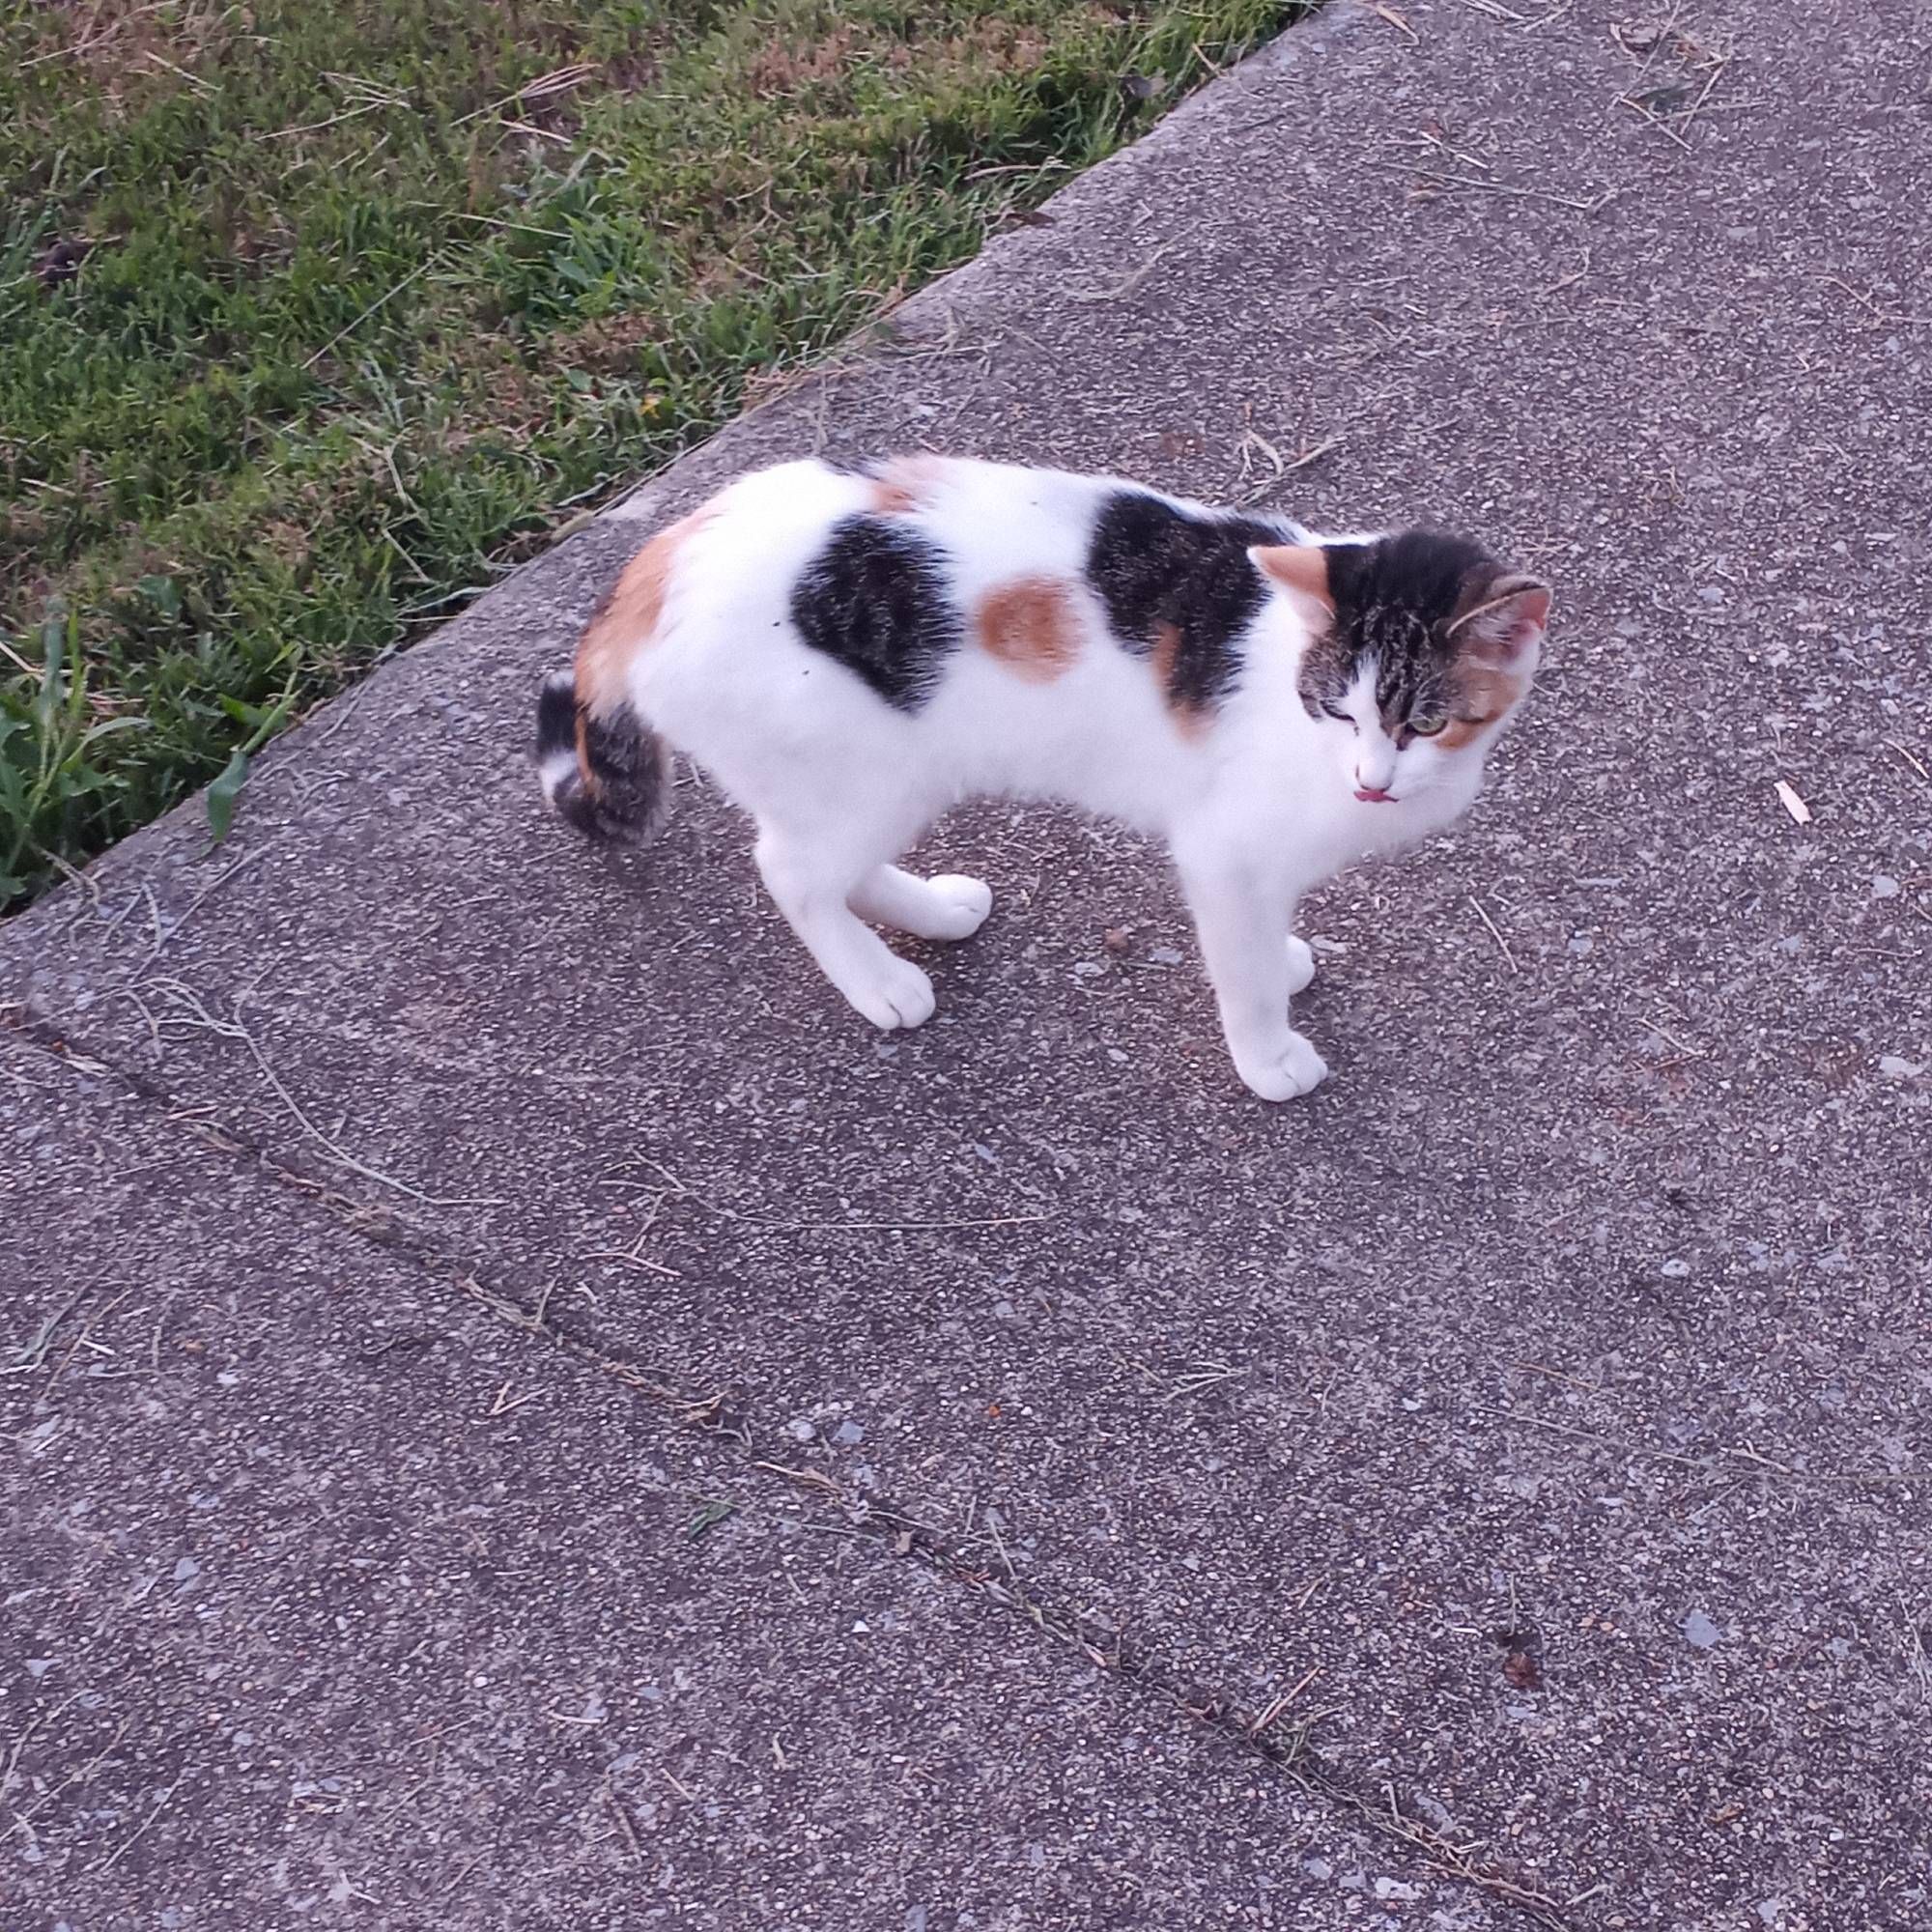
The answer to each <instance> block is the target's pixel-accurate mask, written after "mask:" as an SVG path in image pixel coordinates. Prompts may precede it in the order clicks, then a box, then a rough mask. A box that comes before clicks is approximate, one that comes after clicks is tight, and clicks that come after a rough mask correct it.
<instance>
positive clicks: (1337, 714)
mask: <svg viewBox="0 0 1932 1932" xmlns="http://www.w3.org/2000/svg"><path fill="white" fill-rule="evenodd" d="M1321 708H1322V710H1323V711H1325V712H1326V713H1327V714H1328V715H1329V717H1331V718H1338V719H1340V720H1341V722H1342V723H1343V724H1344V725H1352V724H1353V723H1354V722H1355V721H1354V720H1353V719H1352V718H1350V716H1349V714H1348V712H1347V710H1345V709H1344V708H1343V706H1341V705H1339V704H1331V703H1330V702H1329V701H1328V699H1327V698H1325V697H1324V698H1323V699H1322V700H1321Z"/></svg>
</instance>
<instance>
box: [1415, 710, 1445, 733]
mask: <svg viewBox="0 0 1932 1932" xmlns="http://www.w3.org/2000/svg"><path fill="white" fill-rule="evenodd" d="M1408 728H1409V729H1410V730H1411V731H1413V732H1414V733H1415V735H1416V736H1417V737H1418V738H1434V737H1436V736H1438V735H1439V734H1440V733H1442V732H1444V731H1446V730H1447V729H1448V728H1449V721H1448V719H1446V718H1444V717H1443V716H1442V715H1441V713H1440V712H1424V713H1423V714H1422V715H1421V716H1420V717H1417V718H1411V719H1410V720H1409V721H1408Z"/></svg>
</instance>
